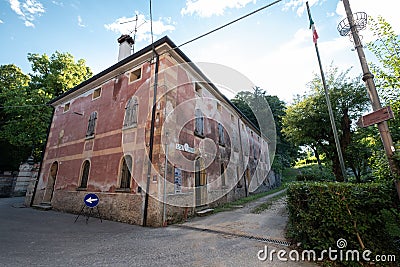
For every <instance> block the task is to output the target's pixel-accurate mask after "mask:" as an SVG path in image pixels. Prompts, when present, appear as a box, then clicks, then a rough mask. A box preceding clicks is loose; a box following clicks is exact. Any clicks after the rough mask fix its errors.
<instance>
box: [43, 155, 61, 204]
mask: <svg viewBox="0 0 400 267" xmlns="http://www.w3.org/2000/svg"><path fill="white" fill-rule="evenodd" d="M57 172H58V163H57V161H56V162H53V164H52V165H51V167H50V174H49V179H48V181H47V186H46V190H45V193H44V197H43V202H47V203H50V202H51V199H52V198H53V192H54V185H55V183H56V177H57Z"/></svg>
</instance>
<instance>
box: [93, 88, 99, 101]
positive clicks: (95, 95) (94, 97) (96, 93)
mask: <svg viewBox="0 0 400 267" xmlns="http://www.w3.org/2000/svg"><path fill="white" fill-rule="evenodd" d="M100 95H101V88H97V89H95V90H94V91H93V96H92V99H96V98H99V97H100Z"/></svg>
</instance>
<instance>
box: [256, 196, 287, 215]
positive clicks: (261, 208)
mask: <svg viewBox="0 0 400 267" xmlns="http://www.w3.org/2000/svg"><path fill="white" fill-rule="evenodd" d="M284 196H286V192H284V193H281V194H279V195H276V196H274V197H272V198H270V199H268V200H267V201H265V202H264V203H262V204H260V205H258V206H257V207H255V208H254V209H252V210H251V213H255V214H260V213H261V212H263V211H264V210H267V209H269V208H270V207H271V206H272V203H274V202H275V201H277V200H278V199H280V198H282V197H284Z"/></svg>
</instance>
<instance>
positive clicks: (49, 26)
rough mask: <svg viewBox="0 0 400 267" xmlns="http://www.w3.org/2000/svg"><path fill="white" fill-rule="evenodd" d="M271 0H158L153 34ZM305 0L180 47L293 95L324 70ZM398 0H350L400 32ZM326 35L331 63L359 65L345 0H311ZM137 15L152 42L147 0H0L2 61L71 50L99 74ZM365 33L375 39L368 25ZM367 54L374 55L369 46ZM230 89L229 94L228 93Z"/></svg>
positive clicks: (198, 29) (142, 36) (199, 29)
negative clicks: (342, 29)
mask: <svg viewBox="0 0 400 267" xmlns="http://www.w3.org/2000/svg"><path fill="white" fill-rule="evenodd" d="M271 2H273V1H265V0H170V1H163V0H153V1H152V7H153V9H152V10H153V32H154V34H155V37H154V38H155V40H156V39H158V38H160V37H162V36H164V35H168V36H169V37H170V38H171V39H172V40H173V41H174V42H175V44H177V45H180V44H182V43H184V42H186V41H188V40H190V39H192V38H194V37H197V36H198V35H201V34H203V33H205V32H208V31H209V30H212V29H214V28H217V27H219V26H221V25H223V24H225V23H228V22H230V21H232V20H234V19H236V18H238V17H240V16H242V15H245V14H247V13H249V12H251V11H253V10H256V9H258V8H260V7H262V6H264V5H266V4H269V3H271ZM305 2H306V1H304V0H286V1H282V2H280V3H278V4H276V5H274V6H272V7H270V8H267V9H265V10H263V11H261V12H259V13H256V14H254V15H252V16H250V17H248V18H246V19H244V20H241V21H240V22H237V23H235V24H233V25H231V26H229V27H227V28H224V29H223V30H220V31H218V32H215V33H213V34H211V35H208V36H206V37H204V38H202V39H200V40H198V41H196V42H193V43H191V44H188V45H185V46H183V47H182V48H181V49H182V50H183V51H184V53H185V54H186V55H187V56H188V57H189V58H190V59H191V60H192V61H194V62H212V63H218V64H223V65H226V66H228V67H230V68H233V69H235V70H237V71H239V72H241V73H243V74H244V75H245V76H247V77H248V78H249V79H250V80H251V81H252V82H253V83H254V84H255V85H257V86H260V87H261V88H263V89H265V90H266V91H267V92H268V93H269V94H272V95H278V96H279V97H280V98H281V99H282V100H284V101H286V102H290V101H291V100H292V99H293V95H296V94H302V93H303V92H304V91H306V83H307V82H308V81H310V80H311V79H312V76H313V73H319V69H318V63H317V59H316V55H315V49H314V44H313V42H312V37H311V31H310V30H309V28H308V26H309V22H308V17H307V12H306V10H305V7H306V6H305ZM396 2H397V1H393V0H380V1H379V2H377V1H373V0H350V4H351V8H352V10H353V12H358V11H364V12H366V13H367V14H368V15H371V16H373V17H376V16H378V15H381V16H383V17H384V18H385V19H387V21H389V23H391V24H392V26H394V28H395V30H396V32H397V33H399V32H400V20H399V19H396V17H395V16H396V15H398V14H397V13H398V8H399V6H400V3H396ZM309 4H310V7H311V13H312V16H313V19H314V22H315V25H316V28H317V31H318V34H319V36H320V38H319V40H318V46H319V49H320V53H321V58H322V63H323V65H324V67H325V69H326V68H327V66H329V65H330V64H331V63H332V62H333V64H334V65H336V66H338V67H339V68H340V69H342V70H345V69H347V68H349V67H352V66H353V67H354V68H353V74H354V75H358V74H360V73H361V68H360V65H359V62H358V58H357V55H356V53H355V52H354V51H352V50H351V49H352V47H353V46H352V43H351V42H350V40H349V38H348V37H341V36H340V35H339V33H338V31H337V29H336V27H337V24H338V23H339V22H340V21H341V20H342V19H343V18H344V9H343V3H342V2H341V1H339V0H329V1H328V0H309ZM136 14H137V15H138V17H139V22H138V23H139V25H141V26H140V27H139V29H138V33H137V35H136V41H137V42H136V44H135V50H136V51H138V50H139V49H141V48H143V47H145V46H147V45H148V44H150V41H151V38H150V15H149V1H128V0H118V1H104V0H68V1H66V0H65V1H64V0H0V36H1V37H0V40H1V47H2V52H1V53H0V65H4V64H15V65H17V66H18V67H20V68H21V69H22V70H23V71H24V72H25V73H28V72H30V66H29V62H28V61H27V54H28V53H39V54H43V53H46V54H48V55H51V54H53V53H54V52H55V51H60V52H69V53H71V54H72V55H73V56H74V57H75V59H76V60H77V59H80V58H83V59H85V60H86V64H87V65H88V66H89V67H90V68H91V69H92V70H93V72H94V73H95V74H96V73H98V72H100V71H102V70H104V69H106V68H107V67H109V66H111V65H112V64H114V63H116V62H117V57H118V44H117V38H118V37H119V36H120V35H121V34H122V33H129V32H131V31H133V29H134V22H131V23H124V24H120V23H121V22H125V21H130V20H132V19H134V18H135V15H136ZM361 34H362V35H363V36H364V39H363V40H364V41H370V40H371V34H370V32H369V31H367V30H366V31H363V32H361ZM367 60H368V61H374V60H375V59H374V58H373V56H372V55H371V54H369V53H367ZM228 97H230V96H228Z"/></svg>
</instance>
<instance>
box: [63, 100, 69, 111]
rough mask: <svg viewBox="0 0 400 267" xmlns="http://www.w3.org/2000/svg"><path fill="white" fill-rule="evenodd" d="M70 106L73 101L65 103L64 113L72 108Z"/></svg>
mask: <svg viewBox="0 0 400 267" xmlns="http://www.w3.org/2000/svg"><path fill="white" fill-rule="evenodd" d="M70 108H71V102H68V103H66V104H65V105H64V110H63V113H66V112H68V111H69V110H70Z"/></svg>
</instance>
